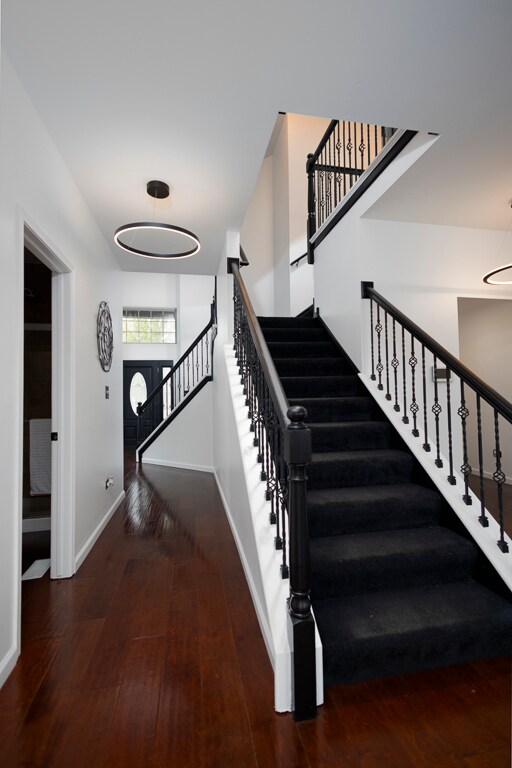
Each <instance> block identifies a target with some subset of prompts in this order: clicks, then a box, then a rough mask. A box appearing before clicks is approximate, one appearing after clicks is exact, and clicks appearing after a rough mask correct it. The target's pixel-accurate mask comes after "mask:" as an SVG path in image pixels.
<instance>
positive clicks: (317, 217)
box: [306, 120, 416, 264]
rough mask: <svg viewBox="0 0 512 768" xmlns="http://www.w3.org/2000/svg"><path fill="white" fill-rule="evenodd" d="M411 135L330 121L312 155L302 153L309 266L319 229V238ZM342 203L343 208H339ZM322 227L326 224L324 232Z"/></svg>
mask: <svg viewBox="0 0 512 768" xmlns="http://www.w3.org/2000/svg"><path fill="white" fill-rule="evenodd" d="M415 134H416V131H403V130H399V131H398V130H397V129H396V128H386V127H384V126H379V125H370V124H368V123H357V122H354V121H349V120H331V122H330V123H329V126H328V128H327V130H326V132H325V134H324V135H323V137H322V139H321V141H320V144H319V145H318V147H317V149H316V151H315V152H314V153H313V154H310V155H308V159H307V163H306V172H307V175H308V223H307V241H308V261H309V263H310V264H312V263H313V261H314V256H313V251H314V247H315V246H316V245H318V243H319V242H320V239H319V236H318V235H319V231H320V230H322V228H324V230H323V231H322V235H323V236H325V235H326V234H327V232H329V231H330V230H331V229H332V227H334V226H335V225H336V223H337V222H338V221H339V220H340V218H341V217H342V216H343V215H344V213H345V212H346V210H348V209H349V207H351V206H352V205H353V204H354V203H355V202H356V200H357V199H359V197H360V196H361V194H362V193H363V192H364V190H365V189H367V187H368V186H369V184H371V183H373V181H374V180H375V178H377V176H378V175H380V173H382V171H383V170H384V169H385V168H386V167H387V165H389V163H391V161H392V160H393V159H394V158H395V157H396V156H397V154H398V153H399V152H401V151H402V149H403V147H404V146H405V145H406V144H407V143H408V142H409V141H410V140H411V139H412V137H413V136H414V135H415ZM386 148H387V150H386ZM384 150H386V151H384ZM363 181H365V183H364V184H363ZM358 182H359V183H358ZM356 183H358V184H357V188H358V192H357V194H353V193H352V192H351V191H352V189H353V188H354V192H355V187H356ZM349 197H350V204H348V199H349ZM343 202H345V205H344V206H342V205H341V204H342V203H343ZM333 214H336V215H335V216H333ZM326 223H329V227H328V228H326V227H325V225H326Z"/></svg>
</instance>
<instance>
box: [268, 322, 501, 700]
mask: <svg viewBox="0 0 512 768" xmlns="http://www.w3.org/2000/svg"><path fill="white" fill-rule="evenodd" d="M259 321H260V325H261V327H262V330H263V334H264V336H265V339H266V341H267V344H268V348H269V350H270V353H271V355H272V358H273V360H274V364H275V366H276V369H277V372H278V374H279V376H280V378H281V381H282V384H283V387H284V390H285V392H286V395H287V397H288V399H289V402H290V405H304V406H305V407H306V409H307V411H308V417H307V423H308V426H309V427H310V429H311V432H312V446H313V457H312V462H311V464H310V465H309V467H308V477H309V479H308V494H307V503H308V517H309V529H310V537H311V571H312V573H311V596H312V601H313V609H314V613H315V618H316V621H317V625H318V629H319V632H320V636H321V639H322V643H323V649H324V679H325V683H326V684H327V685H334V684H340V683H347V682H352V681H356V680H364V679H370V678H378V677H383V676H385V675H392V674H400V673H405V672H410V671H413V670H417V669H422V668H430V667H438V666H445V665H449V664H454V663H461V662H465V661H470V660H473V659H476V658H485V657H489V656H497V655H502V654H508V653H510V652H511V651H512V601H511V598H510V593H509V592H508V590H507V589H506V587H505V586H504V585H503V583H502V582H501V580H500V578H499V577H498V576H497V574H496V573H495V572H494V570H493V569H492V567H491V566H490V565H489V564H488V562H487V561H486V560H485V558H484V557H483V555H481V554H480V551H479V549H478V548H477V547H476V545H475V544H474V543H473V541H472V540H471V539H470V538H469V537H468V535H467V534H466V532H465V529H463V527H462V526H461V525H460V523H459V522H458V520H457V519H456V517H455V515H454V514H453V513H452V511H451V510H450V509H449V508H448V506H447V504H446V503H445V501H444V499H443V497H442V496H441V495H440V494H439V493H438V492H437V490H435V489H434V488H433V486H432V484H431V483H430V481H429V479H428V477H427V476H426V474H425V473H424V472H423V470H422V469H421V467H420V466H419V464H418V463H417V462H416V460H415V458H414V456H413V455H412V454H411V453H410V451H409V450H408V449H407V448H406V447H405V446H404V444H403V442H402V441H401V439H400V437H399V436H398V435H397V433H396V432H395V430H394V429H393V427H392V426H391V425H390V423H389V422H388V421H387V420H386V417H385V416H384V414H383V413H382V411H381V410H380V408H379V407H378V406H377V405H376V403H375V401H374V400H373V398H372V397H370V396H369V395H368V392H367V391H366V389H365V388H364V387H363V385H362V384H361V383H360V381H359V378H358V376H357V371H356V370H355V369H354V367H353V365H352V364H351V362H350V360H349V359H348V358H347V356H346V355H345V354H344V352H343V351H342V350H341V349H340V347H339V346H338V345H337V344H336V343H335V341H334V340H333V339H332V337H331V336H330V334H329V333H328V332H327V331H326V329H325V327H324V325H323V324H322V322H321V321H320V320H319V319H318V318H307V317H300V318H275V317H267V318H264V317H263V318H259Z"/></svg>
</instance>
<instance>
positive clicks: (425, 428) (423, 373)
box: [421, 344, 430, 453]
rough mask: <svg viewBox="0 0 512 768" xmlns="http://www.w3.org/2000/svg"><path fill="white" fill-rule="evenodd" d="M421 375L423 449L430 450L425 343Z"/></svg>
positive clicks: (422, 348)
mask: <svg viewBox="0 0 512 768" xmlns="http://www.w3.org/2000/svg"><path fill="white" fill-rule="evenodd" d="M421 377H422V381H423V432H424V438H425V442H424V443H423V450H424V451H427V453H428V452H429V451H430V443H429V442H428V421H427V376H426V370H425V345H424V344H422V345H421Z"/></svg>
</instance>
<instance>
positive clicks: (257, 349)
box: [228, 259, 316, 720]
mask: <svg viewBox="0 0 512 768" xmlns="http://www.w3.org/2000/svg"><path fill="white" fill-rule="evenodd" d="M228 270H229V271H230V272H231V273H232V274H233V301H234V315H235V316H234V349H235V353H236V356H237V360H238V366H239V370H240V374H241V381H242V384H243V391H244V394H245V396H246V401H245V404H246V406H247V407H248V418H249V420H250V429H251V432H253V433H254V440H253V445H254V446H255V447H257V448H258V455H257V460H258V462H259V463H260V464H261V472H260V479H261V481H264V482H265V483H266V490H265V498H266V500H267V501H268V502H270V515H269V522H270V524H271V525H273V526H274V525H275V527H276V535H275V537H274V546H275V549H276V550H279V551H280V552H281V566H280V572H281V577H282V578H289V580H290V581H289V584H290V597H289V601H288V621H289V635H290V637H291V639H292V646H293V652H292V653H293V655H292V658H293V663H292V686H293V696H292V698H293V703H292V707H293V713H294V717H295V719H296V720H304V719H307V718H312V717H315V715H316V651H315V622H314V619H313V614H312V612H311V599H310V594H309V593H310V547H309V533H308V518H307V504H306V480H307V474H306V470H307V465H308V463H309V462H310V461H311V432H310V430H309V429H308V427H307V426H306V425H305V423H304V420H305V418H306V416H307V412H306V409H305V408H303V407H302V406H300V405H297V406H293V407H291V408H290V407H289V403H288V400H287V398H286V395H285V393H284V390H283V387H282V384H281V381H280V379H279V376H278V374H277V371H276V368H275V366H274V362H273V360H272V357H271V355H270V352H269V349H268V347H267V343H266V341H265V338H264V336H263V333H262V330H261V327H260V324H259V322H258V319H257V317H256V314H255V312H254V309H253V307H252V304H251V301H250V298H249V295H248V293H247V289H246V287H245V285H244V281H243V280H242V277H241V275H240V265H239V264H238V260H237V259H230V260H229V264H228ZM288 542H289V546H287V543H288ZM283 609H284V606H283Z"/></svg>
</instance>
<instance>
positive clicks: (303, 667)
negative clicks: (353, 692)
mask: <svg viewBox="0 0 512 768" xmlns="http://www.w3.org/2000/svg"><path fill="white" fill-rule="evenodd" d="M287 416H288V418H289V419H290V424H289V425H288V427H287V429H286V431H285V446H284V447H285V458H286V462H287V464H288V518H289V551H290V599H289V606H288V607H289V610H288V613H289V622H288V628H289V633H291V641H292V695H293V710H294V711H293V716H294V719H295V720H307V719H308V718H313V717H315V716H316V663H315V622H314V620H313V616H312V614H311V600H310V597H309V589H310V552H309V531H308V516H307V504H306V480H307V473H306V468H307V464H308V462H309V461H310V460H311V432H310V430H309V429H308V428H307V427H306V425H305V424H304V419H305V418H306V416H307V411H306V409H305V408H303V407H302V406H300V405H295V406H293V407H291V408H289V409H288V412H287Z"/></svg>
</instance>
